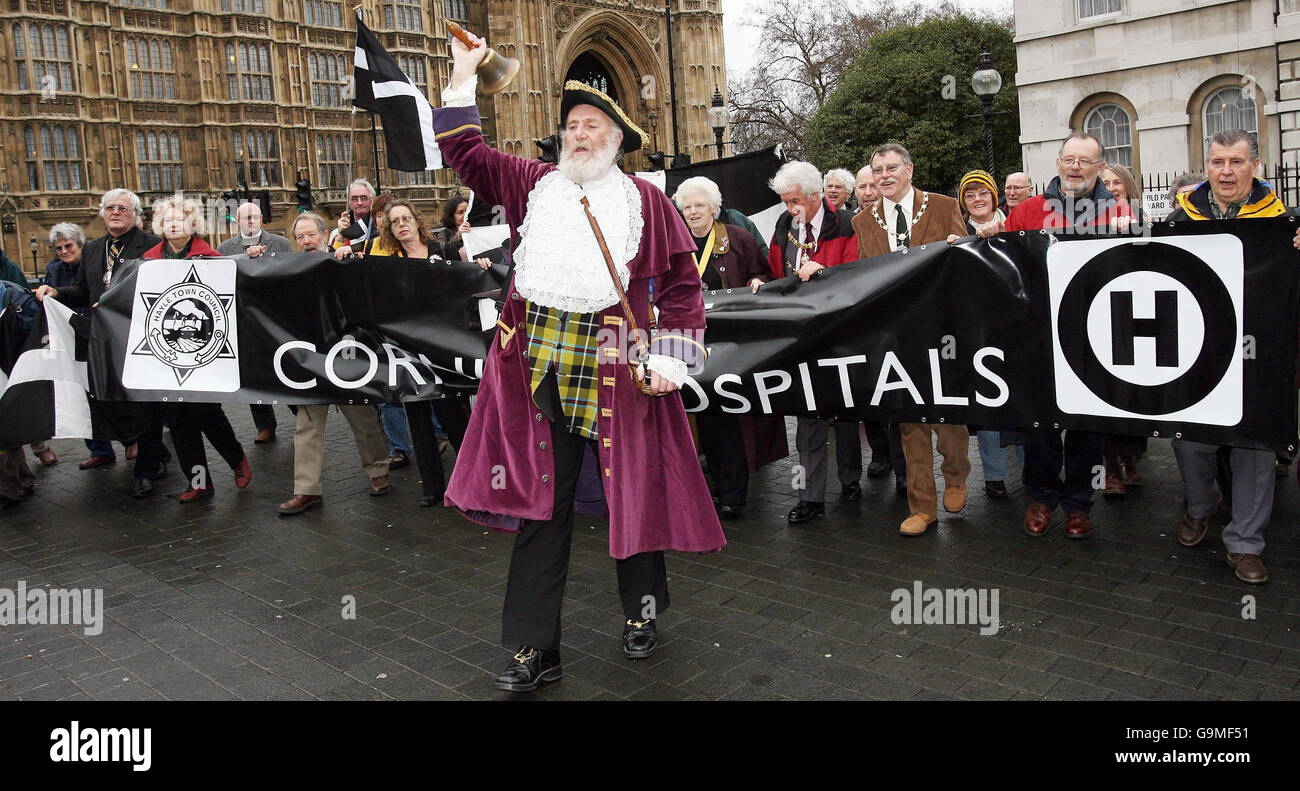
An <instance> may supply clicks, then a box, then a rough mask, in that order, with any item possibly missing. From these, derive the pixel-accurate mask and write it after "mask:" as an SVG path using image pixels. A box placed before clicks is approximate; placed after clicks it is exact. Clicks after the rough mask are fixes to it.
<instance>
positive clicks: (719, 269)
mask: <svg viewBox="0 0 1300 791" xmlns="http://www.w3.org/2000/svg"><path fill="white" fill-rule="evenodd" d="M718 271H719V272H726V271H727V268H726V267H725V266H720V267H718Z"/></svg>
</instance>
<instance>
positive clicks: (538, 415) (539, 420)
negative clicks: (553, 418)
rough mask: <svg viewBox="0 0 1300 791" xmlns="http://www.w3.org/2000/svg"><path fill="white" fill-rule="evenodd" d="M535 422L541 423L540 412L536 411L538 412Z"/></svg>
mask: <svg viewBox="0 0 1300 791" xmlns="http://www.w3.org/2000/svg"><path fill="white" fill-rule="evenodd" d="M537 422H538V423H541V422H542V413H541V412H538V413H537Z"/></svg>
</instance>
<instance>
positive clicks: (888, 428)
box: [863, 420, 907, 475]
mask: <svg viewBox="0 0 1300 791" xmlns="http://www.w3.org/2000/svg"><path fill="white" fill-rule="evenodd" d="M863 423H864V425H866V427H867V444H868V445H870V446H871V461H872V462H877V461H885V460H886V459H887V460H888V461H889V466H890V467H893V468H894V474H895V475H907V459H905V458H904V457H903V434H902V432H901V431H899V429H898V424H897V423H878V422H874V421H870V420H865V421H863Z"/></svg>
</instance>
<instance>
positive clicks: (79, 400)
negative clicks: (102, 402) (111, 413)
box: [0, 299, 92, 448]
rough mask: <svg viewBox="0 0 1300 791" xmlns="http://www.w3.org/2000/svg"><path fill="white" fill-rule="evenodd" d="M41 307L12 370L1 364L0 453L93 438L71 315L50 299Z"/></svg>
mask: <svg viewBox="0 0 1300 791" xmlns="http://www.w3.org/2000/svg"><path fill="white" fill-rule="evenodd" d="M42 304H43V305H44V307H45V309H44V310H43V311H41V315H40V317H38V318H37V320H36V323H35V324H33V325H32V327H31V330H30V332H29V333H28V335H27V341H26V343H25V344H24V345H23V347H22V352H21V354H19V355H18V356H17V359H16V360H12V365H10V364H9V363H10V362H11V361H9V360H4V361H0V415H3V416H4V418H3V420H0V448H12V447H16V446H18V445H25V444H27V443H29V442H39V441H42V440H47V439H52V438H56V437H89V436H91V435H92V434H91V421H90V402H89V399H88V398H87V396H86V390H87V382H86V363H85V361H84V360H77V356H76V348H77V343H76V335H75V333H74V332H73V329H72V325H71V324H70V323H69V321H70V319H71V317H72V311H71V310H70V309H68V308H66V307H64V306H63V305H62V304H61V303H59V302H56V301H55V300H52V299H49V300H46V301H45V302H44V303H42ZM0 318H3V311H0Z"/></svg>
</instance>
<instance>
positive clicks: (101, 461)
mask: <svg viewBox="0 0 1300 791" xmlns="http://www.w3.org/2000/svg"><path fill="white" fill-rule="evenodd" d="M105 464H117V456H91V457H90V458H89V459H86V460H85V461H83V462H82V463H80V464H78V465H77V469H79V470H93V469H95V468H96V467H103V466H104V465H105Z"/></svg>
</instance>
